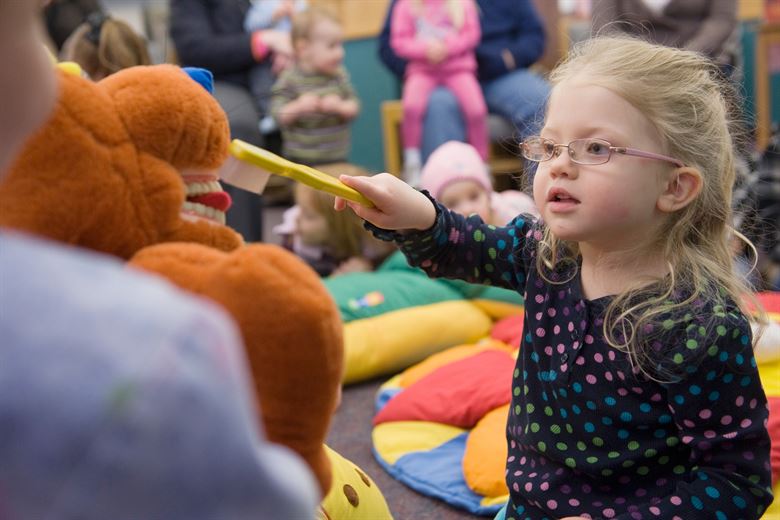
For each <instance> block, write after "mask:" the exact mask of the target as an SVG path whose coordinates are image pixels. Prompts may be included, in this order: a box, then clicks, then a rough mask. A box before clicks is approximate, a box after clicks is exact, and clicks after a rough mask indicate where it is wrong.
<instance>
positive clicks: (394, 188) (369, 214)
mask: <svg viewBox="0 0 780 520" xmlns="http://www.w3.org/2000/svg"><path fill="white" fill-rule="evenodd" d="M339 180H340V181H341V182H343V183H344V184H346V185H347V186H349V187H350V188H354V189H355V190H357V191H359V192H360V193H362V194H363V195H364V196H365V197H366V198H367V199H369V200H370V201H371V202H373V203H374V207H373V208H367V207H365V206H361V205H360V204H358V203H357V202H352V201H348V200H345V199H342V198H341V197H336V202H335V204H334V205H333V207H334V208H335V209H336V211H342V210H343V209H344V208H346V207H347V206H349V208H350V209H351V210H352V211H354V212H355V214H356V215H357V216H358V217H360V218H362V219H364V220H367V221H369V222H371V223H372V224H374V225H375V226H377V227H380V228H382V229H391V230H402V231H403V230H425V229H429V228H430V227H431V226H433V223H434V222H435V221H436V208H435V207H434V205H433V203H431V201H430V200H428V198H427V197H426V196H425V195H423V194H422V193H420V192H419V191H417V190H415V189H414V188H412V187H411V186H409V185H408V184H406V183H405V182H404V181H402V180H401V179H399V178H398V177H396V176H394V175H390V174H389V173H380V174H379V175H374V176H373V177H352V176H349V175H342V176H340V177H339Z"/></svg>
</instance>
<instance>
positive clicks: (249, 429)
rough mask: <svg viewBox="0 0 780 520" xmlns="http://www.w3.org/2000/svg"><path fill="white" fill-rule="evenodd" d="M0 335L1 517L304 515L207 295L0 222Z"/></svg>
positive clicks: (308, 495) (306, 499) (309, 481)
mask: <svg viewBox="0 0 780 520" xmlns="http://www.w3.org/2000/svg"><path fill="white" fill-rule="evenodd" d="M0 338H2V340H0V341H2V346H1V347H0V518H3V519H10V520H14V519H26V518H60V519H68V518H79V519H105V518H111V519H124V518H127V519H130V518H165V519H187V520H190V519H199V518H203V519H216V518H230V519H241V518H247V519H248V518H253V519H257V518H313V517H314V512H315V509H316V505H317V493H316V490H315V486H314V480H313V478H312V476H311V474H310V473H309V471H308V469H307V468H306V467H305V466H304V465H303V463H302V461H301V460H300V459H299V458H298V457H297V456H296V455H294V454H293V453H292V452H289V451H288V450H286V449H285V448H283V447H280V446H277V445H272V444H269V443H268V442H267V441H265V440H264V437H263V433H262V432H260V431H258V420H257V416H256V405H255V402H254V400H253V397H252V395H251V394H250V387H249V381H248V372H247V368H246V363H245V360H244V357H243V352H242V350H241V347H240V341H239V337H238V334H237V331H236V329H235V328H234V326H233V325H232V323H231V322H230V320H228V319H227V318H226V316H225V315H224V314H223V313H222V311H221V310H219V309H218V308H217V307H216V306H213V305H211V304H209V303H208V302H205V301H202V300H199V299H197V298H195V297H190V296H188V295H185V294H183V293H181V292H179V291H177V290H175V289H174V288H172V286H169V285H168V284H166V283H164V282H162V281H158V280H155V279H153V278H152V277H149V276H145V275H141V274H139V273H134V272H131V271H129V270H127V269H126V268H125V267H123V265H122V264H120V263H119V262H116V261H113V260H112V259H109V258H108V257H101V256H98V255H95V254H91V253H87V252H82V251H79V250H75V249H69V248H66V247H64V246H61V245H53V244H49V243H45V242H39V241H36V240H32V239H29V238H25V237H22V236H19V235H14V234H11V233H0Z"/></svg>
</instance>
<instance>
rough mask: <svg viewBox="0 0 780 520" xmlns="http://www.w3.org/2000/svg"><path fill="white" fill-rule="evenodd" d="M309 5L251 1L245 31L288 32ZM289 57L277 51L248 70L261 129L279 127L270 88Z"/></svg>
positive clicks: (289, 1) (297, 0)
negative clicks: (274, 116) (260, 116)
mask: <svg viewBox="0 0 780 520" xmlns="http://www.w3.org/2000/svg"><path fill="white" fill-rule="evenodd" d="M306 7H307V2H306V0H252V6H251V7H250V8H249V11H247V13H246V18H244V30H245V31H246V32H248V33H254V32H257V31H262V30H265V29H274V30H277V31H284V32H286V33H289V32H290V30H291V29H292V18H293V16H294V15H295V14H296V13H300V12H301V11H303V10H304V9H306ZM288 59H289V56H287V55H285V54H279V53H277V54H275V55H274V59H273V61H268V60H266V61H264V62H261V63H258V64H257V65H255V66H254V67H252V69H251V70H250V71H249V90H250V92H251V93H252V96H253V97H254V98H255V104H256V105H257V110H258V112H259V113H260V114H261V115H262V119H260V132H261V133H263V134H268V133H270V132H272V131H274V130H275V129H276V122H275V121H274V118H273V117H272V116H271V112H270V106H269V105H270V93H271V87H272V86H273V84H274V81H276V76H277V75H278V74H279V73H280V72H281V71H282V70H284V69H285V68H286V67H287V60H288Z"/></svg>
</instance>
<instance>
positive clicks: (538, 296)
mask: <svg viewBox="0 0 780 520" xmlns="http://www.w3.org/2000/svg"><path fill="white" fill-rule="evenodd" d="M534 300H536V303H542V302H543V301H544V296H542V295H541V294H537V295H536V297H535V298H534Z"/></svg>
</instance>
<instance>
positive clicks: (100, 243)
mask: <svg viewBox="0 0 780 520" xmlns="http://www.w3.org/2000/svg"><path fill="white" fill-rule="evenodd" d="M59 83H60V93H59V98H58V103H57V106H56V109H55V111H54V113H53V114H52V116H51V118H50V120H49V122H48V123H47V124H46V126H45V127H44V128H42V129H41V130H39V131H38V133H37V134H35V136H33V138H32V139H31V140H30V142H29V143H28V144H27V146H26V148H25V150H24V152H23V154H22V155H21V157H20V159H19V160H18V161H17V162H16V164H15V165H14V166H13V167H12V169H11V172H10V173H9V175H8V176H7V177H6V179H5V181H4V182H3V184H2V185H1V186H0V200H1V201H2V204H0V226H7V227H14V228H17V229H22V230H26V231H30V232H33V233H37V234H41V235H44V236H46V237H49V238H51V239H54V240H59V241H61V242H67V243H70V244H75V245H79V246H83V247H87V248H90V249H94V250H97V251H101V252H104V253H110V254H113V255H116V256H119V257H121V258H130V256H132V255H133V254H134V253H135V252H136V251H138V250H139V249H141V248H142V247H145V246H148V245H152V244H157V243H160V242H173V241H184V242H186V241H195V242H199V243H202V244H206V245H209V246H213V247H217V248H219V249H223V250H231V249H234V248H236V247H238V246H239V245H241V244H242V243H243V240H242V239H241V236H240V235H238V234H237V233H235V232H234V231H232V230H231V229H229V228H227V227H225V226H222V225H214V224H217V223H224V211H225V210H226V209H227V208H228V206H229V205H230V198H229V196H228V195H227V194H226V193H225V192H223V191H222V190H221V188H220V187H219V185H218V184H217V183H216V182H214V181H216V179H217V175H216V173H214V170H215V169H216V168H218V167H219V166H220V165H221V164H222V163H223V162H224V160H225V158H226V157H227V146H228V142H229V138H230V136H229V131H228V126H227V120H226V118H225V115H224V112H223V111H222V109H221V108H220V106H219V104H218V103H217V102H216V100H215V99H214V98H213V97H212V96H211V95H210V94H209V93H208V92H207V91H206V90H205V89H204V88H203V87H201V86H200V85H199V84H198V83H196V82H195V81H193V80H191V79H190V78H189V76H187V74H186V73H185V72H183V71H182V70H181V69H179V68H178V67H173V66H169V65H160V66H155V67H135V68H132V69H127V70H124V71H122V72H121V73H118V74H114V75H113V76H109V77H108V78H106V79H105V80H103V81H101V82H99V83H93V82H91V81H88V80H85V79H84V78H81V77H79V76H75V75H72V74H67V73H64V72H60V73H59ZM185 189H186V193H187V199H186V200H185ZM201 217H204V218H201Z"/></svg>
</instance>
